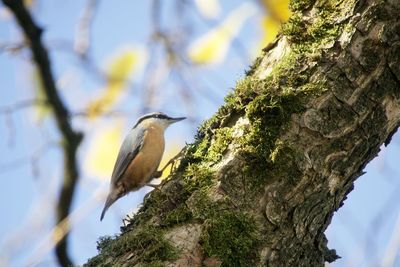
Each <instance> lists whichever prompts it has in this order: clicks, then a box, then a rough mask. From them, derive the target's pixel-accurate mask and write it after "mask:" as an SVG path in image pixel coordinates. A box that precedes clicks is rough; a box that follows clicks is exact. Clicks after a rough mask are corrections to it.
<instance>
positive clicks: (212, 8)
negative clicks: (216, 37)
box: [194, 0, 221, 19]
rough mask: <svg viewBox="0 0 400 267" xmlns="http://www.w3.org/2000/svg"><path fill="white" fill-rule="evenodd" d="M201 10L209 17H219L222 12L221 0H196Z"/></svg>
mask: <svg viewBox="0 0 400 267" xmlns="http://www.w3.org/2000/svg"><path fill="white" fill-rule="evenodd" d="M194 2H195V4H196V7H197V9H198V10H199V12H200V13H201V14H202V15H203V16H204V17H206V18H208V19H215V18H218V17H219V15H220V14H221V5H220V3H219V0H195V1H194Z"/></svg>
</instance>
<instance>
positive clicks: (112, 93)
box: [87, 49, 145, 119]
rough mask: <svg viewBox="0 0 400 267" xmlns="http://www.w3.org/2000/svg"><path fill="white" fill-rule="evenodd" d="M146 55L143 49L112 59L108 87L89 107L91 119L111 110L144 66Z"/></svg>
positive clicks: (124, 53) (133, 50) (108, 72)
mask: <svg viewBox="0 0 400 267" xmlns="http://www.w3.org/2000/svg"><path fill="white" fill-rule="evenodd" d="M144 54H145V51H144V50H142V49H125V50H123V51H122V52H119V53H118V54H117V55H116V56H115V57H114V58H113V59H112V61H111V63H110V65H109V67H108V70H107V72H106V75H107V78H108V79H107V84H106V86H105V87H104V88H103V89H102V90H101V95H100V96H99V97H98V98H97V99H95V100H93V101H91V102H90V103H89V104H88V106H87V114H88V117H89V118H92V119H93V118H96V117H97V116H99V115H101V114H103V113H104V112H107V111H109V110H110V109H111V107H112V106H113V105H114V104H115V103H116V102H117V100H118V99H119V97H120V96H121V93H122V92H123V91H124V89H125V88H126V84H127V82H128V80H129V77H130V76H131V75H132V73H133V72H134V71H136V70H137V69H138V67H139V65H141V64H143V61H144V57H143V55H144Z"/></svg>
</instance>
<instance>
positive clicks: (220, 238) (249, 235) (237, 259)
mask: <svg viewBox="0 0 400 267" xmlns="http://www.w3.org/2000/svg"><path fill="white" fill-rule="evenodd" d="M204 226H205V229H204V232H203V234H202V236H201V241H200V242H201V243H202V245H203V249H204V252H205V254H206V256H207V257H217V258H219V259H221V260H222V266H254V264H255V262H256V260H257V258H258V255H257V252H256V247H257V245H258V244H259V238H258V235H257V229H256V226H255V222H254V220H253V219H252V218H251V217H250V216H247V215H245V214H242V213H237V212H232V211H224V212H221V213H219V215H218V216H215V217H213V218H210V219H207V220H206V221H205V223H204Z"/></svg>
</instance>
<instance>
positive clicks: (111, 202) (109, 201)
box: [100, 192, 118, 221]
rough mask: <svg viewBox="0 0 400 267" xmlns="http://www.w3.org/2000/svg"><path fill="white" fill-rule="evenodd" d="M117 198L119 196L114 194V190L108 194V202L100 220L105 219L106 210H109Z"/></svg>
mask: <svg viewBox="0 0 400 267" xmlns="http://www.w3.org/2000/svg"><path fill="white" fill-rule="evenodd" d="M117 199H118V198H117V197H116V196H115V194H113V192H110V194H108V196H107V200H106V204H104V208H103V211H102V212H101V216H100V221H102V220H103V218H104V214H106V211H107V210H108V208H109V207H110V206H111V205H112V204H113V203H114V202H115V201H116V200H117Z"/></svg>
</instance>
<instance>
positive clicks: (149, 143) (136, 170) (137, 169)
mask: <svg viewBox="0 0 400 267" xmlns="http://www.w3.org/2000/svg"><path fill="white" fill-rule="evenodd" d="M143 138H144V143H143V147H142V149H141V150H140V152H139V153H138V154H137V155H136V157H135V158H134V159H133V160H132V162H131V163H130V164H129V166H128V168H127V169H126V171H125V173H124V177H123V179H121V180H122V181H121V182H122V183H124V185H125V190H126V191H133V190H136V189H139V188H140V187H142V186H144V185H145V184H146V183H148V182H149V181H150V179H151V178H153V177H152V175H153V173H154V172H155V171H156V170H157V168H158V165H159V164H160V161H161V158H162V155H163V153H164V145H165V144H164V131H163V130H162V129H160V128H159V127H157V126H154V125H150V126H149V127H148V130H147V131H146V133H145V134H144V137H143Z"/></svg>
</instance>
